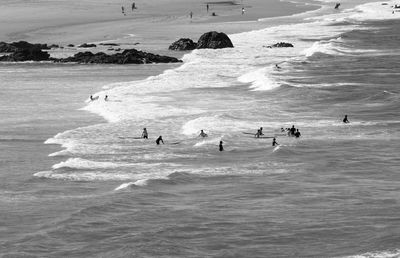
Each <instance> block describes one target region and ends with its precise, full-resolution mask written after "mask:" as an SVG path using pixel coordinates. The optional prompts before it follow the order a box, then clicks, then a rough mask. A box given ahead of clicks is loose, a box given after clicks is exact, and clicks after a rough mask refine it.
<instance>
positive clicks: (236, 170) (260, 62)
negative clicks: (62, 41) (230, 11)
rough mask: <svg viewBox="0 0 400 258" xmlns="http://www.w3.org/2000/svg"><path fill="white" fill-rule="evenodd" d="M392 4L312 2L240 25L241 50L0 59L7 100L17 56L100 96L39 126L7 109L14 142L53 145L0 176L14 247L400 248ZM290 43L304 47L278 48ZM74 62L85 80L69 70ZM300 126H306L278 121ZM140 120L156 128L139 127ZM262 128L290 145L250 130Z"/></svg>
mask: <svg viewBox="0 0 400 258" xmlns="http://www.w3.org/2000/svg"><path fill="white" fill-rule="evenodd" d="M391 4H392V3H391V2H389V4H388V5H381V4H380V3H375V4H366V5H363V6H360V7H357V8H354V9H350V10H345V11H342V12H334V13H332V12H330V13H329V14H326V15H324V16H318V17H314V16H313V13H310V14H309V17H308V18H307V19H305V20H299V22H298V23H296V24H290V25H280V26H274V27H267V25H266V27H267V28H266V29H263V30H257V31H250V32H245V33H240V34H234V35H230V38H231V39H232V41H233V44H234V45H235V48H233V49H221V50H195V51H193V52H191V53H189V54H186V55H185V56H184V57H183V60H184V63H183V64H182V65H178V66H177V65H173V66H171V67H165V66H155V67H150V68H149V67H147V68H146V67H145V68H141V69H144V70H143V71H137V72H135V73H134V74H131V73H129V71H130V70H132V69H130V68H127V69H126V70H123V71H121V70H119V69H116V70H115V71H112V67H109V68H110V69H107V72H106V73H104V69H103V68H100V67H85V66H83V67H75V66H71V67H70V66H66V67H61V68H60V67H56V68H51V69H59V70H49V69H43V68H44V67H40V66H39V67H38V66H36V65H34V66H32V65H31V64H19V65H16V66H15V67H11V68H10V67H9V66H1V67H0V72H1V73H2V74H6V72H7V69H10V70H11V71H13V72H12V73H10V74H11V75H9V76H10V79H9V83H8V84H7V85H9V89H10V90H9V91H7V92H6V95H5V96H7V101H9V102H7V104H6V105H5V106H7V107H10V106H13V105H14V104H18V105H23V104H24V103H25V102H24V100H23V99H20V100H17V102H14V101H15V98H11V97H10V94H11V93H12V90H11V89H12V85H13V84H12V82H13V80H14V79H15V78H14V77H13V76H16V75H15V73H14V70H16V71H19V70H20V69H21V71H20V72H21V75H24V76H27V77H26V78H30V76H34V75H35V74H37V72H38V71H47V74H40V75H37V76H40V78H43V79H44V78H49V76H50V75H53V76H55V78H54V77H53V79H52V80H50V81H51V82H56V83H55V84H54V87H61V86H63V87H68V86H70V85H74V87H73V89H74V90H75V91H74V93H73V94H72V95H69V94H68V97H77V101H76V102H75V106H73V107H76V108H79V107H80V105H79V103H81V102H82V101H83V100H84V98H82V95H85V96H87V95H89V94H92V93H93V92H97V93H95V94H94V93H93V95H94V96H99V99H98V100H96V101H89V100H88V99H87V100H86V102H87V103H86V105H85V106H84V107H83V110H80V111H75V112H77V113H81V112H83V111H87V114H91V115H87V117H85V119H82V117H81V116H79V115H78V114H77V113H72V112H69V111H68V110H70V109H71V106H70V105H69V106H66V107H65V109H66V110H65V111H64V112H63V114H69V115H70V117H65V116H64V115H63V116H60V119H59V123H57V124H56V125H55V126H53V125H50V122H46V121H47V120H46V119H44V120H40V124H41V126H42V127H43V128H40V127H39V128H37V127H36V128H35V134H33V135H32V134H31V131H29V132H26V131H23V130H29V125H31V124H32V121H31V120H30V119H35V117H34V115H32V116H23V117H24V119H27V122H26V125H27V128H20V127H17V129H20V130H15V127H16V126H14V127H13V126H11V125H10V122H9V121H2V122H1V123H2V126H4V128H7V126H9V128H10V129H9V130H6V131H5V133H3V135H7V137H9V138H4V139H2V141H1V143H2V145H7V144H9V143H10V141H11V142H12V143H13V144H15V142H16V141H17V142H18V141H22V143H21V144H26V145H27V146H30V148H31V149H27V152H28V154H29V153H32V152H33V153H34V152H35V151H34V150H35V148H45V147H47V148H51V149H54V151H53V152H52V153H50V155H49V157H47V158H46V159H45V161H43V162H38V161H36V160H35V161H32V162H34V163H40V164H41V165H40V169H38V170H37V171H29V172H27V171H19V172H20V173H16V174H15V175H14V174H10V172H7V171H5V172H4V173H3V174H2V175H1V177H2V189H3V190H2V191H1V195H0V202H1V207H2V208H1V209H2V210H1V217H2V220H1V224H0V232H1V234H0V235H1V237H0V248H1V249H2V250H3V251H2V253H3V254H4V257H88V256H90V257H399V256H400V246H399V243H400V226H399V225H400V223H399V222H400V219H399V216H398V214H399V212H400V203H399V190H400V186H399V184H398V182H399V180H400V176H399V174H398V171H399V167H400V158H399V155H398V150H399V149H400V143H399V137H400V134H399V132H400V130H399V127H400V119H399V115H398V114H399V111H400V110H399V109H400V104H399V103H400V102H399V98H400V90H399V88H398V81H399V79H400V75H399V73H398V70H399V66H400V63H399V48H400V47H399V45H398V41H399V37H400V36H399V34H398V30H399V28H400V19H399V20H398V19H397V18H398V15H399V13H394V14H392V9H391V8H390V5H391ZM281 41H285V42H290V43H293V44H294V46H295V47H294V48H268V47H267V46H268V45H271V44H274V43H276V42H281ZM275 64H278V65H279V66H280V67H281V68H280V69H278V68H276V67H275ZM42 66H46V65H45V64H42ZM157 68H158V69H159V70H160V71H163V72H162V73H161V72H160V74H158V75H157V73H154V69H157ZM82 69H89V70H90V71H85V70H83V71H82ZM165 69H166V70H165ZM149 70H151V72H150V71H149ZM96 71H97V72H98V74H97V76H95V78H96V79H93V76H92V75H91V76H89V74H91V72H96ZM60 72H62V73H64V74H60ZM74 72H75V75H76V77H77V78H82V77H83V78H84V75H85V74H88V77H87V81H81V80H79V81H78V80H75V81H74V80H72V82H71V76H72V77H73V75H74ZM89 72H90V73H89ZM150 74H151V75H152V76H150V77H148V76H147V75H150ZM154 74H156V75H154ZM18 78H20V75H19V77H18ZM50 78H51V76H50ZM131 78H134V80H133V79H131ZM29 81H30V80H28V79H27V80H26V84H24V87H26V88H29ZM60 81H62V82H68V84H67V85H62V83H60ZM47 83H49V82H47ZM60 84H61V85H60ZM87 84H89V85H90V87H87ZM82 85H86V87H82ZM104 85H105V86H104ZM100 87H102V89H101V90H100ZM88 88H89V89H91V91H89V90H88ZM31 90H35V89H31ZM53 90H54V94H55V95H54V96H55V97H54V98H57V97H58V95H57V94H56V93H57V88H54V89H53ZM3 94H4V93H3ZM43 94H44V96H42V97H41V98H40V99H43V98H49V97H50V98H51V97H52V95H51V94H50V95H49V93H48V92H46V93H43ZM105 95H107V96H108V101H104V97H105ZM56 96H57V97H56ZM78 96H79V97H78ZM17 99H18V98H17ZM30 103H31V102H30ZM60 103H62V99H61V100H60V101H55V100H54V99H53V100H52V101H51V102H49V104H48V105H50V104H52V105H59V104H60ZM73 107H72V108H73ZM27 108H31V109H33V108H34V106H29V107H27ZM45 109H46V110H48V109H49V108H48V106H47V107H46V108H45ZM67 109H68V110H67ZM20 110H21V109H18V108H17V109H16V112H17V113H18V112H20ZM38 111H39V112H40V110H38ZM1 112H2V113H4V114H8V115H9V116H11V115H10V114H9V113H8V112H11V111H9V108H7V109H6V108H3V109H2V110H1ZM83 113H84V112H83ZM74 114H76V117H79V118H80V119H75V118H74ZM345 114H347V115H348V117H349V120H350V123H349V124H344V123H342V119H343V117H344V115H345ZM39 117H40V119H43V115H41V116H39ZM45 117H47V118H48V119H49V120H51V121H53V120H52V119H50V118H52V117H54V114H52V113H49V114H48V115H46V116H45ZM10 120H12V121H14V120H15V118H12V117H11V118H10ZM66 120H67V121H66ZM19 124H21V123H18V125H19ZM292 125H294V126H295V127H296V128H299V130H300V132H301V134H302V136H301V137H300V138H299V139H295V138H292V137H287V136H286V135H285V134H282V132H281V130H280V128H281V127H283V128H286V127H291V126H292ZM50 127H54V129H49V128H50ZM144 127H146V128H147V130H148V132H149V139H148V140H145V139H136V137H139V136H140V135H141V132H142V129H143V128H144ZM259 127H263V132H264V134H265V136H268V137H276V139H277V142H278V143H279V144H280V145H279V146H278V147H273V146H271V142H272V140H271V138H260V139H257V138H254V136H252V135H250V134H248V133H255V132H256V130H257V129H258V128H259ZM11 129H12V130H11ZM202 129H203V130H205V132H206V133H207V134H208V137H207V138H199V137H198V134H199V133H200V130H202ZM49 130H52V131H54V137H51V138H49V139H43V137H41V136H42V135H45V132H46V133H48V132H49ZM52 131H51V132H52ZM8 135H12V137H10V136H8ZM160 135H162V137H163V139H164V143H165V144H161V145H156V143H155V139H156V138H157V137H158V136H160ZM19 136H21V137H19ZM22 136H23V137H22ZM2 137H3V136H2ZM30 137H32V138H30ZM221 140H222V141H223V143H224V149H225V150H224V151H223V152H220V151H219V150H218V143H219V142H220V141H221ZM31 141H33V142H34V143H35V144H30V143H31ZM43 142H45V145H43V144H42V143H43ZM60 146H61V147H62V148H60ZM10 153H11V151H10ZM28 154H26V155H27V156H29V155H28ZM31 157H34V156H31ZM9 159H10V158H9ZM9 163H12V164H14V163H16V162H15V161H14V162H13V161H10V162H9ZM12 166H15V165H12ZM2 167H3V168H7V164H6V163H3V165H2ZM36 167H37V166H36ZM11 168H14V169H13V170H12V171H18V170H17V169H16V168H15V167H11ZM27 174H28V176H26V175H27ZM10 178H12V180H10Z"/></svg>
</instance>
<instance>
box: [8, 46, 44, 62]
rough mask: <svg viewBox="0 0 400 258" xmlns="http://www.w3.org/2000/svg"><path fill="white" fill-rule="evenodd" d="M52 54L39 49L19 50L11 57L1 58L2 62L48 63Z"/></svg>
mask: <svg viewBox="0 0 400 258" xmlns="http://www.w3.org/2000/svg"><path fill="white" fill-rule="evenodd" d="M49 58H50V54H49V53H47V52H43V51H42V50H41V49H40V48H38V47H32V48H26V49H18V50H17V51H15V52H14V53H12V54H11V55H7V56H0V61H2V62H23V61H47V60H49Z"/></svg>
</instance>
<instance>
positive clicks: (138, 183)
mask: <svg viewBox="0 0 400 258" xmlns="http://www.w3.org/2000/svg"><path fill="white" fill-rule="evenodd" d="M147 183H148V179H140V180H137V181H135V182H129V183H123V184H121V185H120V186H118V187H117V188H115V189H114V191H119V190H123V189H126V188H128V187H130V186H131V185H136V186H146V185H147Z"/></svg>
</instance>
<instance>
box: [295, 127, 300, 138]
mask: <svg viewBox="0 0 400 258" xmlns="http://www.w3.org/2000/svg"><path fill="white" fill-rule="evenodd" d="M294 136H296V138H299V137H300V136H301V133H300V132H299V129H297V131H296V132H295V133H294Z"/></svg>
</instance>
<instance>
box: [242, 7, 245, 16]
mask: <svg viewBox="0 0 400 258" xmlns="http://www.w3.org/2000/svg"><path fill="white" fill-rule="evenodd" d="M244 12H245V10H244V7H242V15H243V14H244Z"/></svg>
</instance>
